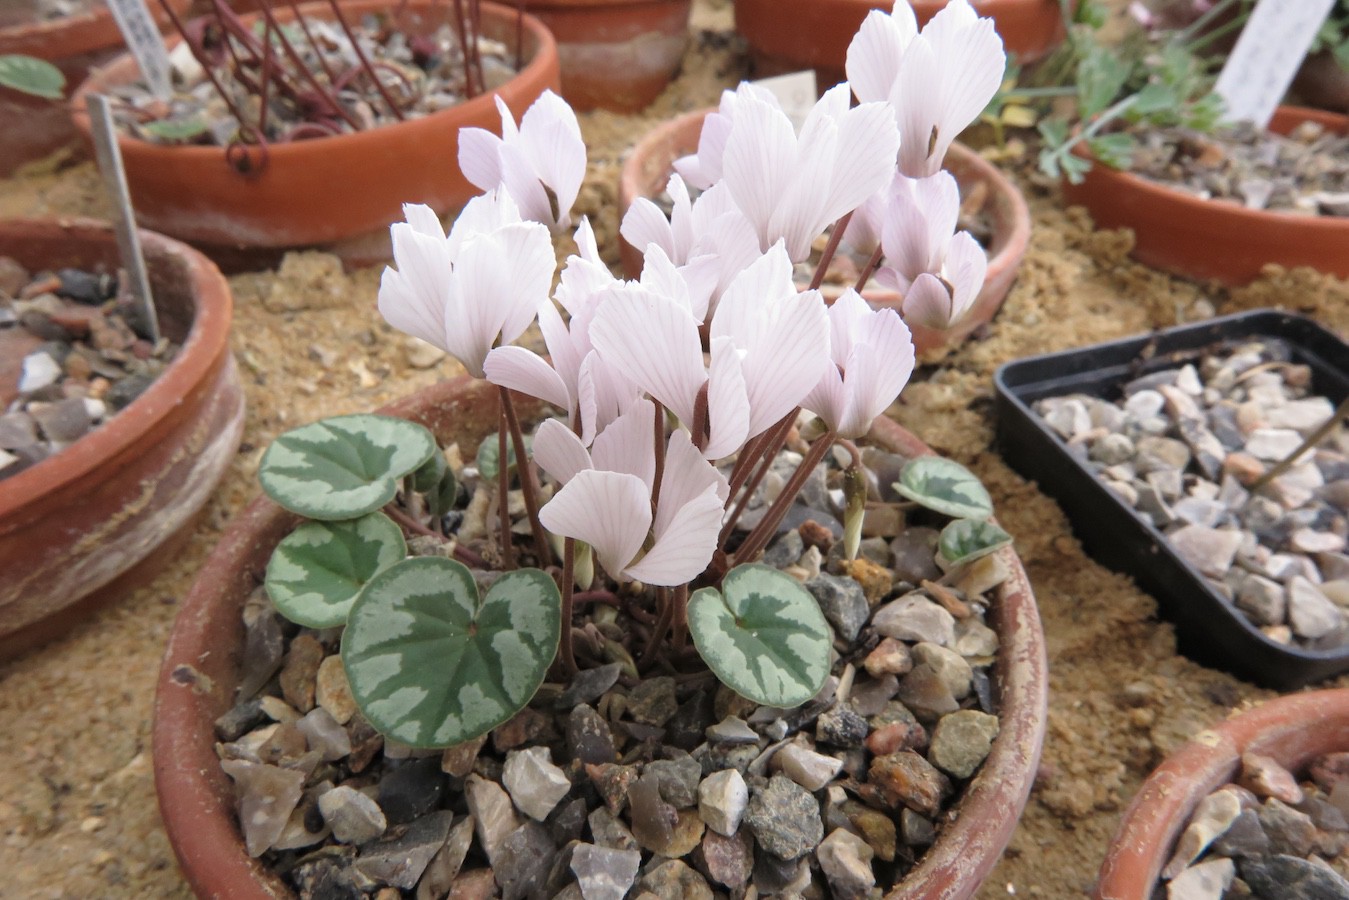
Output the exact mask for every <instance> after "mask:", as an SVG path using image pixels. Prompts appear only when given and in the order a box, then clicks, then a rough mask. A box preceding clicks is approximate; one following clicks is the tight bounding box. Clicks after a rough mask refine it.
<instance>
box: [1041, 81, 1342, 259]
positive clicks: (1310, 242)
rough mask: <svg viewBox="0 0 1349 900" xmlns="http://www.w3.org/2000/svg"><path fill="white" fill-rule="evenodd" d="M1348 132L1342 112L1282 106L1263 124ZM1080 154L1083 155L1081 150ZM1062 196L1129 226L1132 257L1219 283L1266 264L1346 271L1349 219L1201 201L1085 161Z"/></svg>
mask: <svg viewBox="0 0 1349 900" xmlns="http://www.w3.org/2000/svg"><path fill="white" fill-rule="evenodd" d="M1308 120H1311V121H1316V122H1320V123H1321V124H1323V125H1324V126H1325V127H1326V128H1328V129H1330V130H1332V131H1335V132H1340V133H1344V132H1349V117H1346V116H1340V115H1335V114H1334V113H1328V112H1322V111H1320V110H1313V109H1303V108H1300V107H1294V106H1281V107H1279V108H1278V110H1277V111H1276V112H1275V114H1274V119H1273V121H1271V122H1270V126H1269V127H1270V130H1271V131H1275V132H1278V133H1280V134H1287V133H1288V132H1289V131H1292V130H1293V129H1294V128H1295V127H1297V125H1298V124H1299V123H1301V122H1305V121H1308ZM1080 155H1082V156H1084V157H1086V156H1089V155H1088V154H1087V153H1086V151H1085V150H1083V151H1081V153H1080ZM1063 195H1064V199H1065V200H1066V201H1067V202H1068V203H1071V204H1079V205H1082V206H1085V207H1086V208H1087V211H1088V212H1090V213H1091V217H1092V219H1094V220H1095V222H1096V227H1097V228H1131V229H1133V232H1134V249H1133V252H1132V256H1133V258H1134V259H1136V260H1138V261H1139V262H1141V263H1144V264H1146V265H1149V266H1152V267H1153V268H1156V269H1162V270H1163V271H1166V272H1172V273H1174V274H1176V275H1183V276H1184V277H1186V278H1194V279H1196V280H1200V281H1204V280H1208V279H1214V280H1216V281H1219V282H1221V283H1223V284H1226V285H1243V284H1248V283H1250V282H1251V281H1253V280H1254V279H1255V278H1256V277H1257V276H1259V274H1260V270H1261V269H1262V268H1263V267H1264V266H1265V265H1266V264H1268V263H1277V264H1279V265H1281V266H1286V267H1292V266H1311V267H1312V268H1314V269H1318V270H1320V271H1322V272H1326V273H1328V274H1330V275H1335V276H1338V277H1340V278H1349V252H1346V250H1345V248H1346V247H1349V219H1346V218H1343V217H1335V216H1304V215H1296V214H1293V213H1286V212H1271V211H1268V210H1258V209H1247V208H1246V207H1244V206H1242V205H1241V204H1240V203H1237V202H1235V201H1227V200H1202V199H1200V198H1198V197H1195V196H1193V195H1191V194H1187V193H1185V192H1184V191H1181V190H1177V189H1175V188H1172V187H1168V186H1166V185H1163V184H1159V183H1157V182H1155V181H1150V180H1148V179H1146V178H1143V177H1141V176H1138V175H1134V174H1132V173H1129V172H1120V171H1116V170H1115V169H1111V168H1110V167H1108V166H1105V165H1101V164H1099V163H1097V164H1094V165H1092V167H1091V170H1090V171H1089V172H1087V174H1086V177H1085V178H1084V179H1083V181H1082V183H1081V184H1069V183H1067V181H1065V182H1064V185H1063Z"/></svg>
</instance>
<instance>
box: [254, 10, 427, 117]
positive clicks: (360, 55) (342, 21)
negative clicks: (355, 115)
mask: <svg viewBox="0 0 1349 900" xmlns="http://www.w3.org/2000/svg"><path fill="white" fill-rule="evenodd" d="M263 2H264V4H265V3H266V2H267V0H263ZM328 6H329V8H331V9H332V11H333V17H334V18H336V19H337V24H338V25H339V26H341V28H342V32H343V33H344V34H345V35H346V36H347V40H349V41H351V49H353V50H355V51H356V58H357V59H358V60H360V62H361V67H362V68H364V69H365V73H366V74H367V75H369V76H370V80H371V81H373V82H374V83H375V90H377V91H379V95H380V97H382V98H384V102H385V103H386V104H387V105H388V107H389V112H391V113H393V114H394V118H396V119H397V120H398V121H400V122H401V121H403V111H402V110H401V109H399V108H398V104H397V103H394V102H393V97H392V96H390V94H389V89H388V88H386V87H385V86H384V82H382V81H380V80H379V73H378V72H376V71H375V68H374V66H372V65H370V60H369V59H367V58H366V56H365V50H364V49H362V48H361V43H360V41H358V40H356V35H355V34H353V33H352V30H351V26H350V25H348V24H347V17H346V16H344V15H343V14H342V4H340V3H339V2H338V0H328Z"/></svg>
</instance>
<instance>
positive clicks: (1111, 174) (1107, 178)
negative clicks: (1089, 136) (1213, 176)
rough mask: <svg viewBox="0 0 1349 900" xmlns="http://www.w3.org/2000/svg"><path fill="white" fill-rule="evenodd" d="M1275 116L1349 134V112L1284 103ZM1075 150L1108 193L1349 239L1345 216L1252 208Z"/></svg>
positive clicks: (1236, 223) (1239, 222)
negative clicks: (1207, 196) (1204, 195)
mask: <svg viewBox="0 0 1349 900" xmlns="http://www.w3.org/2000/svg"><path fill="white" fill-rule="evenodd" d="M1274 115H1275V119H1276V120H1279V119H1281V120H1282V121H1284V122H1287V123H1288V124H1289V125H1290V127H1293V126H1296V125H1299V124H1301V123H1302V122H1307V121H1311V122H1318V123H1320V124H1321V125H1324V126H1325V127H1326V128H1327V129H1330V130H1332V131H1336V132H1339V133H1341V134H1349V115H1343V114H1340V113H1334V112H1330V111H1329V110H1324V109H1313V108H1312V107H1309V106H1280V107H1279V108H1278V109H1277V110H1275V113H1274ZM1271 121H1273V120H1271ZM1072 152H1073V154H1074V155H1075V156H1078V157H1081V158H1082V159H1087V160H1090V161H1091V164H1092V170H1093V176H1095V177H1097V178H1099V179H1100V180H1101V184H1102V190H1103V191H1104V192H1111V193H1115V194H1118V195H1127V194H1135V195H1138V196H1140V197H1141V198H1143V199H1144V200H1145V201H1146V202H1148V203H1165V204H1170V205H1174V206H1180V207H1184V208H1185V209H1186V211H1187V212H1189V213H1191V214H1194V213H1196V212H1201V211H1202V213H1203V214H1206V215H1209V216H1216V215H1221V216H1222V217H1223V218H1224V219H1227V220H1229V221H1230V222H1231V227H1232V228H1242V227H1261V228H1269V227H1296V228H1298V229H1299V230H1301V229H1304V228H1305V229H1307V230H1308V231H1310V232H1324V233H1325V235H1324V236H1333V235H1337V234H1339V233H1343V234H1344V236H1345V238H1346V239H1347V240H1349V218H1345V217H1343V216H1322V215H1316V216H1309V215H1304V214H1301V213H1294V212H1288V211H1287V210H1273V209H1248V208H1247V207H1245V206H1243V205H1242V204H1240V203H1238V202H1237V201H1235V200H1230V199H1216V198H1212V199H1204V198H1201V197H1196V196H1195V195H1194V194H1191V193H1188V192H1186V191H1182V190H1180V189H1179V188H1175V187H1171V186H1170V185H1167V184H1163V183H1162V182H1159V181H1153V180H1151V179H1149V178H1144V177H1143V176H1142V175H1135V174H1134V173H1132V172H1125V171H1122V170H1120V169H1112V168H1110V167H1109V166H1107V165H1105V164H1104V163H1102V162H1101V161H1099V160H1098V159H1096V158H1095V157H1094V156H1092V154H1091V151H1089V150H1088V149H1086V146H1085V144H1079V145H1078V146H1076V147H1074V148H1073V151H1072Z"/></svg>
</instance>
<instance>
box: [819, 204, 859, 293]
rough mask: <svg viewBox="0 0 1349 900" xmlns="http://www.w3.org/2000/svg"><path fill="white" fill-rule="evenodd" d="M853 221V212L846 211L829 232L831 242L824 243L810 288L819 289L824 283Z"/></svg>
mask: <svg viewBox="0 0 1349 900" xmlns="http://www.w3.org/2000/svg"><path fill="white" fill-rule="evenodd" d="M850 221H852V213H844V214H843V218H841V219H839V220H838V221H837V222H835V223H834V230H833V231H832V232H830V233H829V243H827V244H825V245H824V252H823V253H821V254H820V263H819V265H817V266H816V267H815V275H814V276H813V277H812V278H811V279H810V287H809V288H808V290H812V291H814V290H818V289H819V287H820V285H822V284H824V273H825V271H826V270H827V269H828V268H829V264H830V263H831V262H833V261H834V253H835V252H837V251H838V242H839V241H841V240H843V232H844V230H845V229H846V228H847V227H848V223H849V222H850Z"/></svg>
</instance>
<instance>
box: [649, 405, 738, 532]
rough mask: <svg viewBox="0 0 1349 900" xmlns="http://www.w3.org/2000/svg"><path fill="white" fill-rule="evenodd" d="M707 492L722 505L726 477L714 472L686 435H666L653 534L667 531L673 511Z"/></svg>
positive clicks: (724, 499)
mask: <svg viewBox="0 0 1349 900" xmlns="http://www.w3.org/2000/svg"><path fill="white" fill-rule="evenodd" d="M708 489H711V490H712V492H713V494H715V495H716V497H717V498H718V501H719V502H721V503H725V502H726V498H727V496H728V495H729V494H730V485H729V484H728V483H727V481H726V476H724V475H722V474H721V472H719V471H718V470H717V467H716V466H714V465H712V464H711V463H710V462H708V461H707V460H706V459H704V458H703V456H702V454H701V453H699V452H698V448H697V447H694V446H693V442H692V441H690V440H689V435H688V432H686V431H682V430H676V431H675V432H673V433H672V434H671V435H670V440H669V443H668V445H667V447H666V451H665V472H664V474H663V475H662V477H661V481H660V503H659V504H658V505H657V507H656V516H655V520H654V522H653V527H654V529H655V532H656V534H657V535H658V536H659V535H662V534H664V533H665V532H667V531H668V530H670V527H671V524H670V523H671V522H672V521H673V519H674V516H675V511H676V510H678V509H680V508H681V507H683V506H684V505H685V504H688V503H691V502H693V501H694V500H695V499H696V498H698V497H700V496H702V495H703V494H704V493H706V492H707V491H708Z"/></svg>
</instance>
